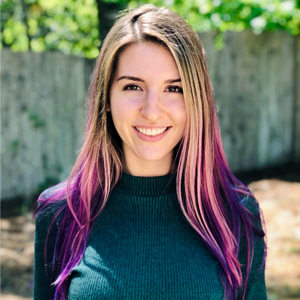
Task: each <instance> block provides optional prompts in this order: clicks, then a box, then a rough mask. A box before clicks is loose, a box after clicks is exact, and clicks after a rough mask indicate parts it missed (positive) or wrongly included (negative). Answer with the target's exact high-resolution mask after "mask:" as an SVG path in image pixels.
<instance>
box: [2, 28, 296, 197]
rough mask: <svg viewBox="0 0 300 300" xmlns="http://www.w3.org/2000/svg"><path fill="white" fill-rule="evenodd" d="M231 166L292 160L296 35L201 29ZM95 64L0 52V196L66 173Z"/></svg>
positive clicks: (22, 193)
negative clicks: (217, 36)
mask: <svg viewBox="0 0 300 300" xmlns="http://www.w3.org/2000/svg"><path fill="white" fill-rule="evenodd" d="M200 39H201V40H202V42H203V44H204V47H205V50H206V55H207V62H208V68H209V72H210V77H211V81H212V84H213V87H214V95H215V101H216V104H217V107H218V115H219V119H220V126H221V131H222V139H223V144H224V148H225V152H226V156H227V159H228V162H229V165H230V167H231V169H232V171H247V170H253V169H260V168H266V167H271V166H276V165H282V164H286V163H290V162H294V163H299V162H300V70H299V69H300V68H299V66H300V38H299V36H297V37H293V36H290V35H288V34H286V33H285V32H276V33H263V34H261V35H259V36H256V35H254V34H253V33H252V32H249V31H244V32H242V33H233V32H227V33H226V34H225V44H224V47H223V49H222V50H220V51H218V50H216V49H215V47H214V33H212V32H210V33H201V34H200ZM94 63H95V61H93V60H87V59H83V58H79V57H74V56H65V55H63V54H62V53H57V52H45V53H13V52H11V51H9V50H7V49H3V50H2V66H1V77H2V79H1V80H2V86H1V160H2V170H1V177H2V178H1V183H2V184H1V199H2V200H9V199H15V198H18V197H21V198H23V199H24V198H25V199H27V198H30V197H32V195H34V194H36V193H38V191H39V190H41V189H43V187H45V186H46V185H47V184H48V183H51V182H52V181H53V182H55V181H56V180H63V179H65V178H67V176H68V174H69V172H70V170H71V168H72V166H73V164H74V162H75V160H76V157H77V155H78V152H79V150H80V147H81V145H82V140H83V132H84V126H85V99H86V98H87V90H88V87H89V84H90V76H91V74H92V70H93V66H94Z"/></svg>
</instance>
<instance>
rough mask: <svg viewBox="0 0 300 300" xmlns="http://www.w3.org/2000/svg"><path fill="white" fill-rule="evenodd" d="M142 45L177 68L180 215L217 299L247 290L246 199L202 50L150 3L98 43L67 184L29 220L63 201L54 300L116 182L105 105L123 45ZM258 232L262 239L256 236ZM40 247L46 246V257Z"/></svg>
mask: <svg viewBox="0 0 300 300" xmlns="http://www.w3.org/2000/svg"><path fill="white" fill-rule="evenodd" d="M141 42H153V43H157V44H159V45H162V46H163V47H165V48H166V49H167V50H168V51H169V52H170V53H171V55H172V56H173V58H174V60H175V62H176V64H177V67H178V70H179V73H180V77H181V81H182V86H183V92H184V99H185V105H186V111H187V125H186V130H185V133H184V136H183V139H182V141H181V142H180V144H179V145H177V146H176V147H175V149H174V159H173V168H174V167H175V168H176V172H177V179H176V181H177V196H178V200H179V203H180V206H181V209H182V212H183V214H184V216H185V217H186V219H187V220H188V222H189V223H190V224H191V226H192V227H193V228H194V229H195V230H196V231H197V233H198V234H199V236H201V238H202V239H203V241H204V243H205V245H206V246H207V247H208V249H209V250H210V251H211V253H212V254H213V255H214V256H215V258H216V259H217V260H218V261H219V263H220V265H221V267H222V272H221V273H220V274H221V275H220V276H221V280H222V283H223V285H224V297H225V298H228V299H235V298H236V296H237V291H238V288H239V287H242V286H243V285H244V286H246V285H247V280H248V275H249V272H250V270H251V261H252V254H253V243H252V240H253V232H254V230H255V228H254V227H253V225H252V222H251V216H250V214H249V211H248V210H247V209H246V208H245V207H244V206H243V205H241V203H240V199H241V197H242V196H243V195H244V196H245V195H250V196H252V197H253V195H252V194H251V192H250V191H249V190H248V188H247V187H246V186H244V185H243V184H242V183H241V182H239V181H238V180H237V179H236V178H235V177H234V176H233V175H232V174H231V172H230V170H229V167H228V164H227V162H226V158H225V154H224V150H223V146H222V142H221V135H220V129H219V124H218V118H217V114H216V109H215V104H214V97H213V90H212V85H211V82H210V79H209V75H208V70H207V65H206V58H205V51H204V48H203V46H202V43H201V41H200V39H199V37H198V35H197V34H196V33H195V32H194V31H193V30H192V28H191V27H190V25H189V24H188V23H187V22H186V21H185V20H184V19H183V18H182V17H180V16H179V15H177V14H176V13H175V12H173V11H171V10H169V9H165V8H157V7H155V6H153V5H144V6H142V7H141V8H138V9H135V10H133V11H130V12H127V13H126V14H124V15H123V16H121V17H120V18H119V20H118V21H117V22H116V24H115V25H114V26H113V27H112V29H111V30H110V32H109V33H108V35H107V37H106V38H105V40H104V42H103V45H102V48H101V52H100V55H99V57H98V59H97V63H96V66H95V69H94V72H93V76H92V83H91V87H90V103H89V110H88V116H87V125H86V131H85V139H84V144H83V147H82V149H81V152H80V154H79V156H78V159H77V161H76V163H75V166H74V168H73V170H72V172H71V174H70V177H69V179H68V181H67V183H66V184H61V185H58V186H57V187H54V188H53V189H52V190H51V191H50V192H49V193H44V194H42V195H41V196H40V197H39V199H38V204H39V205H38V208H37V210H36V212H35V214H37V213H40V212H42V211H44V210H45V209H46V208H47V207H49V204H50V203H53V202H57V201H58V200H61V199H66V201H65V202H64V204H63V205H62V207H61V208H60V210H58V211H57V213H56V214H55V216H54V219H55V218H58V217H59V216H61V219H60V221H59V222H60V226H59V229H58V233H57V237H56V241H55V248H54V254H53V259H52V272H53V274H56V275H55V277H53V276H54V275H53V274H52V275H53V276H52V280H55V281H54V282H53V284H54V285H55V286H56V291H55V299H64V300H65V299H67V295H68V275H69V274H70V272H71V270H72V268H73V267H75V266H76V265H77V264H78V263H79V262H80V260H81V258H82V257H83V254H84V251H85V249H86V246H87V238H88V235H89V233H90V231H91V228H92V225H93V223H94V220H95V218H96V217H97V216H98V215H99V213H100V212H101V211H102V209H103V207H104V206H105V203H106V201H107V199H108V196H109V194H110V192H111V191H112V189H113V188H114V186H115V184H116V183H117V182H118V180H119V178H120V176H121V173H122V164H121V159H122V141H121V139H120V137H119V136H118V134H117V132H116V129H115V128H114V125H113V122H112V118H111V114H110V112H107V110H106V107H107V105H108V103H109V92H110V87H111V84H112V80H113V77H114V75H115V72H116V69H117V66H118V57H119V56H120V54H121V53H122V51H123V50H124V49H125V48H126V47H127V46H129V45H131V44H133V43H141ZM62 212H63V213H62ZM53 222H54V221H53ZM53 222H52V223H53ZM241 227H243V228H244V232H245V236H246V239H247V241H248V245H247V253H248V257H247V265H246V272H245V274H246V275H245V276H244V278H243V275H242V272H241V264H240V262H239V260H238V251H239V241H240V237H241V234H240V231H241ZM49 230H50V229H49ZM48 232H49V231H48ZM258 234H259V235H260V236H261V237H263V236H264V232H263V231H259V232H258ZM52 242H53V241H52ZM46 249H47V243H46V246H45V257H46ZM244 297H245V289H244V295H243V298H244Z"/></svg>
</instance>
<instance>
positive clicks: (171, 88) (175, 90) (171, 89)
mask: <svg viewBox="0 0 300 300" xmlns="http://www.w3.org/2000/svg"><path fill="white" fill-rule="evenodd" d="M166 91H167V92H169V93H181V94H183V89H182V88H181V87H180V86H177V85H170V86H168V87H167V89H166Z"/></svg>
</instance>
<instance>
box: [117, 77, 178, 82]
mask: <svg viewBox="0 0 300 300" xmlns="http://www.w3.org/2000/svg"><path fill="white" fill-rule="evenodd" d="M122 79H128V80H132V81H140V82H145V81H144V80H143V79H141V78H138V77H134V76H127V75H125V76H120V77H118V78H117V81H120V80H122ZM175 82H181V79H180V78H178V79H168V80H166V81H165V83H175Z"/></svg>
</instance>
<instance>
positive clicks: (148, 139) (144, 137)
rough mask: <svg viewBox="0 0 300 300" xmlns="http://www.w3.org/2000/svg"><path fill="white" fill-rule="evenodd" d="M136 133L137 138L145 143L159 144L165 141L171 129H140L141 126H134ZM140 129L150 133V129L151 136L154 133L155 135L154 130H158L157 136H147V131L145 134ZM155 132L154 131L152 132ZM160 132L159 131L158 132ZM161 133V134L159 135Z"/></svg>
mask: <svg viewBox="0 0 300 300" xmlns="http://www.w3.org/2000/svg"><path fill="white" fill-rule="evenodd" d="M132 128H133V129H134V131H135V133H136V134H137V136H138V137H139V138H140V139H141V140H143V141H145V142H158V141H160V140H161V139H163V138H164V137H165V135H166V134H168V132H169V129H170V128H171V127H160V128H145V127H139V126H133V127H132ZM138 129H140V130H141V129H146V130H147V131H148V129H149V130H150V134H151V133H152V132H153V133H155V131H154V129H155V130H156V134H155V135H147V131H146V133H145V134H144V133H143V132H140V131H139V130H138ZM152 130H153V131H152ZM158 130H159V131H158ZM148 132H149V131H148ZM159 132H161V133H159Z"/></svg>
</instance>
